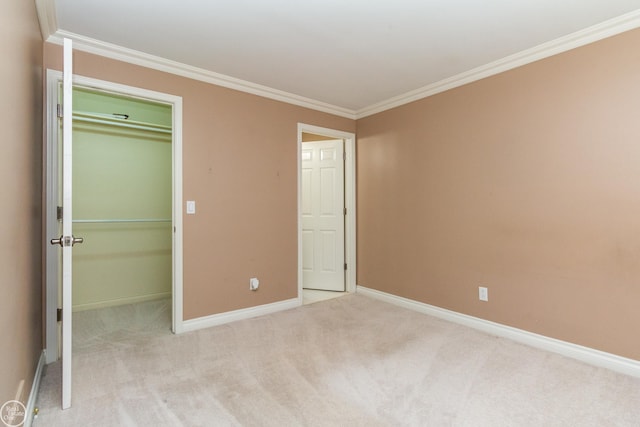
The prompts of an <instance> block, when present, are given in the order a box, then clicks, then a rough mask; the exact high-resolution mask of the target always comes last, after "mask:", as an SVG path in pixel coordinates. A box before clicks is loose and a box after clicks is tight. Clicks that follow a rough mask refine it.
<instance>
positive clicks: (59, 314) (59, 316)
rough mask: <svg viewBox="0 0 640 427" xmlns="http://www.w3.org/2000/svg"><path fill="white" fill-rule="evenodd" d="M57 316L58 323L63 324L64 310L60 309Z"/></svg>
mask: <svg viewBox="0 0 640 427" xmlns="http://www.w3.org/2000/svg"><path fill="white" fill-rule="evenodd" d="M56 316H57V319H58V322H62V309H61V308H59V309H58V311H57V313H56Z"/></svg>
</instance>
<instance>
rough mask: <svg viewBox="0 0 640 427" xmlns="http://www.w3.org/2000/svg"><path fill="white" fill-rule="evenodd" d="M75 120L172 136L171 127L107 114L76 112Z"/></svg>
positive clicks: (74, 114)
mask: <svg viewBox="0 0 640 427" xmlns="http://www.w3.org/2000/svg"><path fill="white" fill-rule="evenodd" d="M73 120H77V121H79V122H86V123H97V124H102V125H109V126H121V127H125V128H129V129H138V130H148V131H151V132H158V133H166V134H169V135H170V134H171V133H172V131H171V126H164V125H156V124H153V123H146V122H137V121H133V120H128V119H122V118H118V117H115V116H111V115H107V114H95V113H85V112H83V111H75V112H74V113H73Z"/></svg>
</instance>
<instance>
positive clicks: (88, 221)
mask: <svg viewBox="0 0 640 427" xmlns="http://www.w3.org/2000/svg"><path fill="white" fill-rule="evenodd" d="M72 222H73V223H79V224H111V223H128V222H171V220H170V219H152V218H141V219H74V220H73V221H72Z"/></svg>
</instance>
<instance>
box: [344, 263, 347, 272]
mask: <svg viewBox="0 0 640 427" xmlns="http://www.w3.org/2000/svg"><path fill="white" fill-rule="evenodd" d="M344 271H347V263H346V262H345V263H344Z"/></svg>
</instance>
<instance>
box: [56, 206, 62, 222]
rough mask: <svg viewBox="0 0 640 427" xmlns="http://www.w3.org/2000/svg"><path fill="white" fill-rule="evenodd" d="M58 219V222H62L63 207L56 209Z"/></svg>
mask: <svg viewBox="0 0 640 427" xmlns="http://www.w3.org/2000/svg"><path fill="white" fill-rule="evenodd" d="M56 217H57V218H58V221H62V206H58V209H56Z"/></svg>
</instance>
